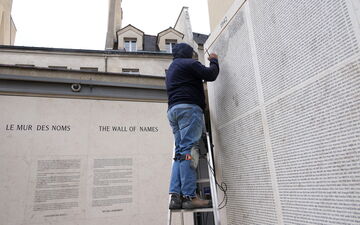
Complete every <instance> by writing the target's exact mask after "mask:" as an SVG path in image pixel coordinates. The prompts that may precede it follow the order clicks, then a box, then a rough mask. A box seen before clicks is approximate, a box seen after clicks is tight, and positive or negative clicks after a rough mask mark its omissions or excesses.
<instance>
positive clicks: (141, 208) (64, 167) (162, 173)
mask: <svg viewBox="0 0 360 225" xmlns="http://www.w3.org/2000/svg"><path fill="white" fill-rule="evenodd" d="M0 102H1V111H0V118H1V119H0V129H1V135H0V149H1V151H0V199H1V204H0V221H1V222H0V224H1V225H25V224H26V225H31V224H36V225H45V224H54V225H75V224H76V225H99V224H102V225H115V224H126V225H147V224H164V223H165V221H166V218H167V207H168V182H169V176H170V166H171V156H172V151H171V149H172V146H173V138H172V134H171V131H170V127H169V125H168V121H167V118H166V110H167V104H166V103H155V102H138V101H134V102H130V101H110V100H90V99H71V98H70V99H68V98H48V97H24V96H6V95H0Z"/></svg>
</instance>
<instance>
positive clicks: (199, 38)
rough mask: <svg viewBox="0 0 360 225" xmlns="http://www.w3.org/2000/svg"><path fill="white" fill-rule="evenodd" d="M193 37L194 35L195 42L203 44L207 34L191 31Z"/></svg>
mask: <svg viewBox="0 0 360 225" xmlns="http://www.w3.org/2000/svg"><path fill="white" fill-rule="evenodd" d="M193 37H194V41H195V42H196V44H198V45H203V44H205V42H206V40H207V39H208V37H209V35H206V34H200V33H195V32H193Z"/></svg>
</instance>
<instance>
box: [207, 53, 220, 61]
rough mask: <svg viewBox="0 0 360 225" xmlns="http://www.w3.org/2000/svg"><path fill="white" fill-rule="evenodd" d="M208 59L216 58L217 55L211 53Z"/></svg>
mask: <svg viewBox="0 0 360 225" xmlns="http://www.w3.org/2000/svg"><path fill="white" fill-rule="evenodd" d="M210 59H218V55H216V54H215V53H211V54H210V55H209V57H208V60H210Z"/></svg>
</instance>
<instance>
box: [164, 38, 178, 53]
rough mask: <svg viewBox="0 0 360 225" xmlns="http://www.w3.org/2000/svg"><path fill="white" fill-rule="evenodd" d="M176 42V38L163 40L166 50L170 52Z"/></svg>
mask: <svg viewBox="0 0 360 225" xmlns="http://www.w3.org/2000/svg"><path fill="white" fill-rule="evenodd" d="M176 43H177V40H172V39H166V40H165V46H166V52H169V53H172V49H173V47H174V46H175V45H176Z"/></svg>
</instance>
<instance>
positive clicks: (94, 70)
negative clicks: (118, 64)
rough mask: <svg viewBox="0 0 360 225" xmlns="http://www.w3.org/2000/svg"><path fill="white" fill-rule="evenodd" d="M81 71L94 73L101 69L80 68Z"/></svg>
mask: <svg viewBox="0 0 360 225" xmlns="http://www.w3.org/2000/svg"><path fill="white" fill-rule="evenodd" d="M80 70H85V71H93V72H98V71H99V69H98V68H97V67H80Z"/></svg>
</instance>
